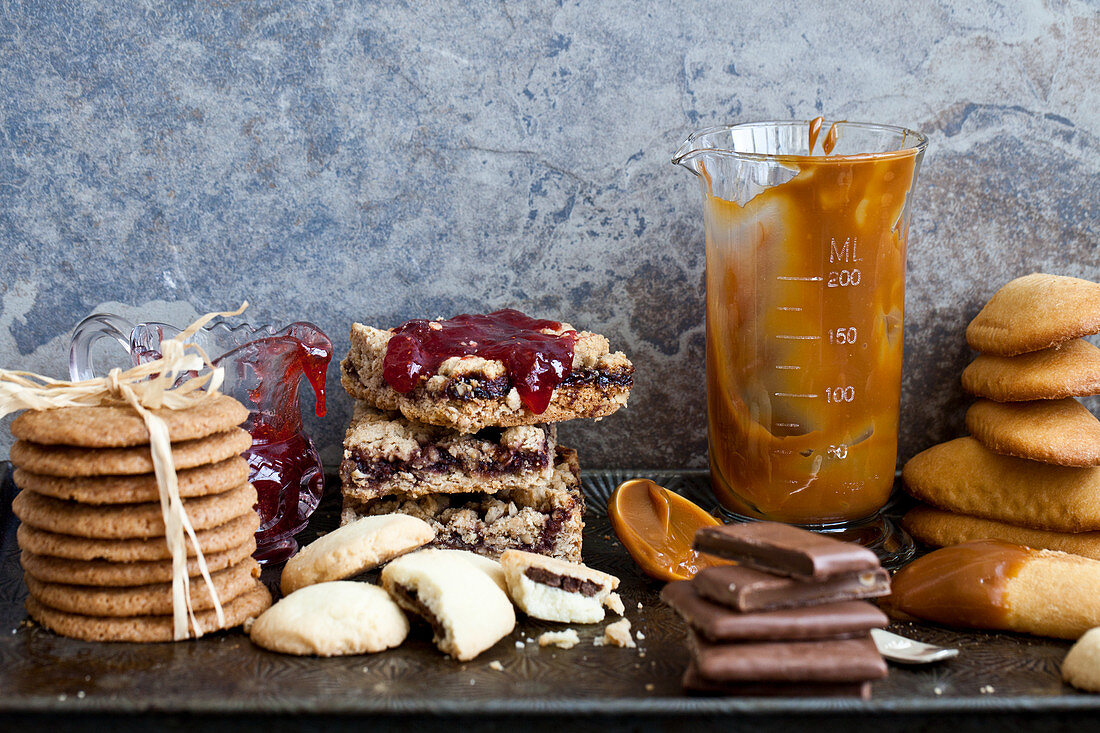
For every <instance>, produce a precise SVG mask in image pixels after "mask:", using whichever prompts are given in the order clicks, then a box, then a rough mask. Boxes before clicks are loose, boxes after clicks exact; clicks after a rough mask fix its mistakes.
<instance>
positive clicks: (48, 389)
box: [0, 301, 248, 640]
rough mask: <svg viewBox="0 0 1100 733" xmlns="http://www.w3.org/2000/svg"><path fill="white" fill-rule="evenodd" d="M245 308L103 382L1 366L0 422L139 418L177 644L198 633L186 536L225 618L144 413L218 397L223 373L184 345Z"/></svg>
mask: <svg viewBox="0 0 1100 733" xmlns="http://www.w3.org/2000/svg"><path fill="white" fill-rule="evenodd" d="M247 307H248V302H247V301H246V302H244V303H242V304H241V307H240V308H238V309H237V310H235V311H231V312H222V313H207V314H206V315H205V316H203V317H201V318H199V319H198V320H196V321H195V322H194V323H192V324H191V325H190V326H188V327H187V328H186V329H184V330H183V332H181V333H180V334H179V335H178V336H175V337H174V338H171V339H165V340H164V341H162V342H161V344H160V350H161V356H160V358H159V359H156V360H154V361H150V362H147V363H145V364H140V365H138V366H135V367H132V368H130V369H127V370H125V371H123V370H121V369H112V370H111V371H110V373H109V374H108V375H107V376H106V377H100V378H96V379H89V380H86V381H83V382H64V381H60V380H56V379H50V378H49V377H43V376H40V375H38V374H33V373H31V372H21V371H11V370H7V369H0V417H3V416H4V415H7V414H9V413H12V412H16V411H17V410H51V409H55V408H59V407H75V406H87V405H117V404H126V405H130V406H131V407H132V408H133V409H134V410H135V411H136V412H137V413H138V414H139V415H140V416H141V418H142V419H143V420H144V422H145V426H146V428H147V429H148V431H149V449H150V452H151V453H152V459H153V469H154V473H155V475H156V479H157V489H158V493H159V495H160V507H161V513H162V515H163V517H164V526H165V539H166V540H167V543H168V548H169V550H170V551H171V554H172V622H173V636H174V638H175V639H176V640H180V639H186V638H188V636H190V634H189V633H188V621H190V626H191V627H192V628H193V629H194V636H196V637H198V636H202V634H203V630H202V628H201V627H200V625H199V622H198V620H197V619H196V618H195V612H194V609H193V608H192V605H191V591H190V587H189V583H188V582H187V576H188V573H187V545H186V540H185V539H184V535H185V534H186V535H187V537H188V538H190V540H191V544H192V546H194V548H195V559H196V560H197V561H198V566H199V571H200V573H201V574H202V578H203V580H204V581H205V582H206V586H207V588H208V589H209V590H210V595H211V597H212V598H213V600H214V610H215V613H216V616H217V622H218V628H221V627H222V626H224V625H225V616H224V613H223V611H222V605H221V602H220V601H219V599H218V595H217V591H216V590H215V588H214V583H213V581H212V580H211V578H210V572H209V570H208V569H207V567H206V559H205V558H204V557H203V554H202V549H201V548H200V547H199V544H198V540H197V539H196V537H195V530H194V528H193V527H192V525H191V520H190V519H189V518H188V517H187V512H186V511H185V510H184V508H183V502H182V501H181V500H180V495H179V487H178V485H177V480H176V469H175V465H174V464H173V462H172V443H171V439H170V436H169V432H168V426H167V425H166V424H165V422H164V420H162V419H161V418H159V417H157V416H156V415H154V414H153V413H152V412H150V410H155V409H159V408H167V409H170V410H182V409H186V408H188V407H193V406H195V405H197V404H199V403H200V402H202V401H204V400H207V399H209V398H210V397H212V396H213V395H214V394H216V393H217V391H218V389H219V388H220V387H221V384H222V381H223V379H224V372H223V370H222V368H221V367H214V365H213V364H212V363H211V362H210V358H209V357H208V356H207V354H206V352H204V351H203V350H202V348H201V347H199V346H198V345H197V344H193V343H189V342H188V340H189V339H190V338H191V337H192V336H194V335H195V333H196V332H197V331H198V330H199V329H200V328H202V327H203V326H205V325H206V324H207V323H209V322H210V321H211V320H213V319H214V318H217V317H219V316H220V317H223V318H228V317H231V316H237V315H240V314H241V313H243V312H244V310H245V308H247ZM203 370H208V371H205V372H203ZM188 372H196V373H197V374H196V376H194V377H192V378H191V379H188V380H186V381H184V382H183V383H182V384H180V385H178V386H177V385H176V379H177V378H179V377H180V376H181V375H184V374H186V373H188ZM199 372H203V373H199Z"/></svg>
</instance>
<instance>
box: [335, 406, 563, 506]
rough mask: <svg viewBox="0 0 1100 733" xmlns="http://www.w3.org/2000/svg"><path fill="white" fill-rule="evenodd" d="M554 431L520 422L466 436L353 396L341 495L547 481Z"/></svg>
mask: <svg viewBox="0 0 1100 733" xmlns="http://www.w3.org/2000/svg"><path fill="white" fill-rule="evenodd" d="M554 434H555V429H554V427H553V426H546V425H519V426H516V427H511V428H485V429H484V430H481V431H479V432H477V433H474V434H472V435H471V434H468V433H459V432H456V431H454V430H452V429H450V428H441V427H438V426H435V425H427V424H425V423H421V422H416V421H415V420H409V419H408V418H407V417H404V416H402V415H401V413H399V412H387V411H382V410H376V409H374V408H373V407H370V406H369V405H367V404H366V403H364V402H358V403H357V404H356V406H355V415H354V416H353V417H352V420H351V425H349V426H348V431H347V434H346V435H345V436H344V460H343V461H342V462H341V464H340V479H341V482H342V483H343V492H344V496H345V497H348V498H352V499H357V500H360V501H369V500H371V499H377V498H379V497H382V496H391V495H400V496H401V497H402V498H404V499H416V498H419V497H421V496H425V495H427V494H457V493H469V492H481V493H483V494H495V493H497V492H499V491H503V490H505V489H519V488H526V487H530V486H533V485H535V484H539V483H545V482H546V481H547V480H548V479H550V478H551V477H552V476H553V473H554V466H553V457H554V442H555V441H554V437H555V436H554Z"/></svg>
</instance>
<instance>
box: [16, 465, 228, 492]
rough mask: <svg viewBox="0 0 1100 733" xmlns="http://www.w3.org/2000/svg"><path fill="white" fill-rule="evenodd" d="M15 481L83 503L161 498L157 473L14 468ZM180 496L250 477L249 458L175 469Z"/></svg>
mask: <svg viewBox="0 0 1100 733" xmlns="http://www.w3.org/2000/svg"><path fill="white" fill-rule="evenodd" d="M14 478H15V483H16V485H17V486H19V488H21V489H27V490H29V491H33V492H35V493H36V494H43V495H44V496H51V497H53V498H55V499H67V500H70V501H78V502H80V503H82V504H137V503H140V502H146V501H160V493H159V491H158V489H157V477H156V475H155V474H152V473H146V474H138V475H134V476H87V477H80V478H65V477H63V476H46V475H44V474H37V473H31V472H29V471H24V470H23V469H21V468H19V469H16V470H15V477H14ZM176 481H177V483H178V485H179V492H180V496H181V497H184V498H187V497H194V496H208V495H210V494H220V493H222V492H223V491H229V490H230V489H232V488H235V487H237V486H240V485H241V484H243V483H244V482H245V481H248V461H246V460H245V459H244V458H242V457H241V456H233V457H232V458H226V459H225V460H224V461H221V462H219V463H213V464H210V465H208V466H198V467H196V468H187V469H183V470H180V471H177V472H176Z"/></svg>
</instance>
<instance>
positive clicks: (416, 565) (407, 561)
mask: <svg viewBox="0 0 1100 733" xmlns="http://www.w3.org/2000/svg"><path fill="white" fill-rule="evenodd" d="M382 585H383V587H384V588H385V589H386V590H387V591H389V593H390V595H392V596H393V598H394V600H396V601H397V604H398V605H399V606H401V607H402V608H404V609H405V610H407V611H411V612H412V613H415V614H417V615H419V616H421V617H423V618H424V620H425V621H427V622H428V623H429V624H431V627H432V631H433V632H434V641H435V643H436V646H438V647H439V649H440V651H443V652H445V653H446V654H449V655H451V656H452V657H454V658H455V659H457V660H459V661H466V660H469V659H473V658H474V657H476V656H477V655H478V654H481V652H483V651H485V650H486V649H488V648H489V647H491V646H493V645H494V644H496V643H497V642H498V641H500V640H501V639H502V638H504V637H505V636H507V635H508V634H509V633H511V631H512V629H514V628H515V625H516V613H515V610H514V609H513V608H512V603H511V601H509V600H508V596H506V595H505V594H504V591H502V590H501V589H500V588H498V587H497V585H496V583H494V582H493V580H492V579H491V578H490V577H489V575H487V574H486V573H485V572H483V571H482V570H479V569H478V568H477V567H475V566H474V564H473V563H471V562H470V561H469V560H467V559H465V558H462V557H457V556H454V555H450V554H445V553H437V552H432V551H421V552H414V553H412V554H411V555H404V556H402V557H399V558H398V559H396V560H394V561H393V562H391V563H390V564H389V565H387V566H386V567H385V568H383V569H382Z"/></svg>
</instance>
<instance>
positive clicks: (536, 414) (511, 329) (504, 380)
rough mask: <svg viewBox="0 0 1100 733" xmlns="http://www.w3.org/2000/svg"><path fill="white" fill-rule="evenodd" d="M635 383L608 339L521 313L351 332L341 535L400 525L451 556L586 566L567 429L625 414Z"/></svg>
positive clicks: (576, 468)
mask: <svg viewBox="0 0 1100 733" xmlns="http://www.w3.org/2000/svg"><path fill="white" fill-rule="evenodd" d="M633 375H634V367H633V365H632V364H631V363H630V361H629V360H628V359H627V358H626V356H625V355H623V354H622V353H621V352H611V351H610V349H609V345H608V341H607V339H606V338H604V337H603V336H600V335H599V334H595V333H589V332H587V331H577V330H575V329H574V328H573V327H572V326H570V325H569V324H567V323H558V322H555V321H547V320H538V319H534V318H529V317H528V316H525V315H524V314H522V313H520V312H518V311H515V310H501V311H496V312H494V313H489V314H486V315H460V316H456V317H455V318H451V319H449V320H436V321H430V320H414V321H409V322H408V323H405V324H403V325H401V326H399V327H397V328H393V329H389V330H380V329H377V328H371V327H370V326H364V325H362V324H360V323H355V324H353V325H352V328H351V349H350V351H349V353H348V356H347V358H345V359H344V361H343V363H342V364H341V381H342V383H343V385H344V388H345V389H346V390H347V392H348V394H350V395H351V396H352V397H353V398H355V400H356V406H355V413H354V416H353V417H352V421H351V424H350V425H349V427H348V431H347V434H346V436H345V439H344V459H343V462H342V463H341V466H340V477H341V480H342V484H343V499H344V505H343V507H344V508H343V515H342V523H344V524H346V523H348V522H350V521H354V520H355V519H357V518H359V517H364V516H370V515H376V514H390V513H394V512H400V513H404V514H410V515H413V516H416V517H419V518H421V519H424V520H425V521H427V522H428V523H429V524H431V525H432V527H433V528H434V529H435V530H436V541H435V544H436V545H437V546H440V547H447V548H456V549H465V550H472V551H474V552H477V553H480V554H482V555H486V556H489V557H498V556H499V555H500V554H501V553H502V552H504V551H505V550H507V549H518V550H526V551H529V552H536V553H539V554H543V555H550V556H554V557H559V558H562V559H566V560H572V561H578V562H579V561H580V560H581V533H582V530H583V528H584V520H583V513H584V498H583V496H582V494H581V490H580V465H579V462H578V460H577V453H576V451H574V450H572V449H570V448H566V447H565V446H562V445H560V444H558V442H557V429H556V424H557V423H559V422H562V421H564V420H572V419H575V418H597V419H598V418H602V417H606V416H607V415H610V414H611V413H613V412H615V411H616V410H618V409H619V408H620V407H623V406H625V405H626V402H627V397H628V396H629V393H630V388H631V386H632V385H633V380H634V376H633Z"/></svg>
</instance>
